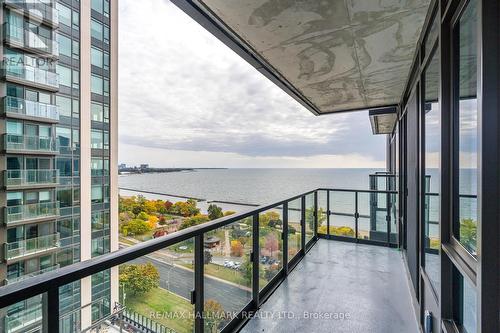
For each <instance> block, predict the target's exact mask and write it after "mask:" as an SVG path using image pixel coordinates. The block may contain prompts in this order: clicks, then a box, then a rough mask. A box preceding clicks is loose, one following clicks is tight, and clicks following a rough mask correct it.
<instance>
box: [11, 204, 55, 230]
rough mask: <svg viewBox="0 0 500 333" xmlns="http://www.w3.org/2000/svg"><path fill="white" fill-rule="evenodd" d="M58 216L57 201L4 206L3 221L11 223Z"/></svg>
mask: <svg viewBox="0 0 500 333" xmlns="http://www.w3.org/2000/svg"><path fill="white" fill-rule="evenodd" d="M57 216H59V201H54V202H40V203H34V204H26V205H19V206H7V207H4V222H5V224H6V225H7V226H8V225H9V224H11V223H17V222H23V221H29V220H35V219H39V218H50V217H57Z"/></svg>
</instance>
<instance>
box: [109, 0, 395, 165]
mask: <svg viewBox="0 0 500 333" xmlns="http://www.w3.org/2000/svg"><path fill="white" fill-rule="evenodd" d="M119 6H120V20H119V22H120V27H119V45H120V49H119V66H120V67H119V70H120V73H119V75H120V76H119V80H120V82H119V84H120V86H119V91H120V93H119V101H120V102H119V110H120V113H119V118H120V120H119V121H120V144H129V145H134V146H140V147H150V148H160V149H165V150H175V151H190V152H213V153H227V154H236V155H238V156H246V157H253V158H255V157H270V158H280V157H293V158H303V157H313V156H315V157H317V158H318V161H319V159H320V158H319V156H327V155H331V156H337V157H336V159H339V158H341V157H340V156H343V155H344V156H345V157H344V158H347V159H349V156H354V155H356V156H366V157H367V158H368V159H370V160H378V161H381V160H383V158H384V150H385V138H384V137H383V136H377V137H375V136H372V135H371V131H370V125H369V119H368V115H367V114H366V112H359V113H351V114H339V115H331V116H322V117H316V116H314V115H312V114H311V113H310V112H309V111H307V110H306V109H304V108H303V107H302V106H301V105H300V104H299V103H297V102H296V101H295V100H293V99H292V98H291V97H290V96H288V95H287V94H285V93H284V92H283V91H282V90H281V89H279V88H278V87H276V86H275V85H274V84H273V83H271V82H270V81H269V80H267V79H266V78H265V77H264V76H262V75H261V74H260V73H259V72H258V71H257V70H255V69H254V68H253V67H252V66H250V65H249V64H248V63H246V62H245V61H244V60H242V59H241V58H240V57H239V56H238V55H236V54H235V53H234V52H233V51H232V50H230V49H229V48H227V47H226V46H225V45H224V44H223V43H221V42H220V41H219V40H217V39H216V38H215V37H214V36H212V35H211V34H210V33H208V32H207V31H206V30H205V29H203V28H202V27H201V26H199V25H198V24H197V23H196V22H194V21H193V20H192V19H191V18H190V17H188V16H187V15H186V14H184V13H183V12H182V11H181V10H179V9H178V8H177V7H176V6H175V5H173V4H172V3H170V2H168V1H166V0H165V1H159V0H151V1H134V0H121V1H120V4H119ZM122 152H123V153H122V154H121V155H120V159H121V160H126V159H128V158H129V157H130V156H128V155H127V154H131V152H129V151H123V150H122ZM250 160H251V159H250ZM165 163H167V164H168V158H167V157H165ZM200 163H201V164H202V165H203V163H202V161H200ZM332 167H333V165H332Z"/></svg>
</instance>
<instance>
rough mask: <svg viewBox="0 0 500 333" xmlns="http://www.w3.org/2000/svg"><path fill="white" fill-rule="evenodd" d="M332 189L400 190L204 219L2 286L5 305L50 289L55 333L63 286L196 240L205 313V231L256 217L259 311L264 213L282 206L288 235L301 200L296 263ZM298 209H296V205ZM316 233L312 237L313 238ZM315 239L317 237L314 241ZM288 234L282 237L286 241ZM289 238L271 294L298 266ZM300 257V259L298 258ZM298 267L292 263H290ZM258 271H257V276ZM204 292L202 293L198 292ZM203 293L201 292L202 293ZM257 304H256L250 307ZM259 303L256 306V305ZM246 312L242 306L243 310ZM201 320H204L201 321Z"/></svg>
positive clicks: (199, 303) (0, 302) (0, 301)
mask: <svg viewBox="0 0 500 333" xmlns="http://www.w3.org/2000/svg"><path fill="white" fill-rule="evenodd" d="M322 190H330V191H332V190H333V191H346V192H356V193H357V192H365V193H387V194H396V193H397V192H395V191H375V190H352V189H351V190H350V189H323V188H321V189H314V190H310V191H306V192H303V193H300V194H297V195H295V196H293V197H288V198H285V199H282V200H278V201H275V202H273V203H270V204H265V205H261V206H259V207H256V208H248V209H246V210H244V211H242V212H240V213H236V214H233V215H229V216H225V217H222V218H219V219H216V220H213V221H210V222H206V223H203V224H201V225H197V226H193V227H190V228H186V229H183V230H179V231H177V232H175V233H172V234H169V235H166V236H162V237H159V238H156V239H151V240H148V241H145V242H142V243H139V244H136V245H133V246H130V247H127V248H123V249H120V250H118V251H115V252H111V253H108V254H104V255H101V256H99V257H96V258H93V259H90V260H86V261H82V262H79V263H75V264H72V265H68V266H66V267H63V268H60V269H58V270H56V271H53V272H48V273H45V274H43V275H40V276H35V277H32V278H29V279H26V280H23V281H21V282H19V283H16V284H12V285H7V286H3V287H0V308H4V307H7V306H9V305H12V304H14V303H16V302H19V301H21V300H24V299H28V298H30V297H33V296H36V295H40V294H44V293H47V303H48V307H49V308H50V313H48V317H47V318H46V320H47V322H48V323H47V327H48V328H49V331H50V332H57V331H58V329H59V326H58V319H59V313H58V308H59V306H58V302H59V299H58V298H59V287H61V286H64V285H66V284H68V283H71V282H75V281H78V280H80V279H83V278H86V277H89V276H91V275H93V274H95V273H99V272H102V271H104V270H107V269H110V268H112V267H116V266H119V265H121V264H124V263H127V262H129V261H131V260H134V259H137V258H140V257H143V256H146V255H149V254H151V253H153V252H155V251H158V250H161V249H164V248H167V247H169V246H172V245H175V244H178V243H180V242H182V241H186V240H188V239H193V240H194V252H193V254H194V280H195V292H196V294H195V295H196V296H194V298H193V304H195V312H196V313H199V312H202V311H203V293H204V292H203V281H204V280H203V279H204V273H203V254H204V249H203V244H204V243H203V241H204V234H205V233H208V232H211V231H214V230H216V229H219V228H222V227H225V226H227V225H229V224H232V223H235V222H238V221H241V220H243V219H245V218H252V219H253V238H254V240H253V245H252V253H253V255H252V258H253V259H252V262H253V267H254V268H253V278H252V279H253V282H252V284H253V285H252V290H253V303H249V305H248V306H250V308H251V309H256V308H257V306H258V305H259V304H260V300H259V293H260V294H262V293H264V291H263V290H261V289H259V285H258V283H259V278H258V269H259V257H258V254H259V242H258V237H259V236H258V235H259V214H260V213H263V212H266V211H268V210H271V209H282V210H283V230H282V231H281V232H282V233H283V235H287V234H288V213H287V211H288V204H289V203H290V202H292V201H294V200H297V199H301V202H302V208H301V212H302V214H301V228H302V236H301V238H302V240H301V244H302V245H301V250H300V255H297V256H296V257H294V258H293V260H292V261H293V262H294V263H295V264H296V263H297V262H298V261H299V260H300V259H301V258H302V257H303V255H304V254H305V252H306V251H307V250H308V249H310V248H311V247H312V245H313V244H314V241H315V240H316V239H317V230H318V223H317V222H318V220H317V218H318V191H322ZM311 195H314V210H315V212H314V214H313V219H314V221H313V223H314V227H313V228H312V231H311V229H309V230H310V233H309V237H308V239H306V233H307V232H306V220H307V219H306V217H305V211H306V198H307V196H309V197H310V196H311ZM292 210H293V208H292ZM311 233H312V236H311ZM311 237H312V239H311ZM286 238H287V237H283V239H286ZM287 243H288V242H287V241H284V243H283V259H282V262H283V267H282V269H281V271H280V272H281V274H279V275H277V276H275V278H273V279H272V280H271V281H269V282H268V284H267V285H266V287H264V289H265V290H266V292H265V293H266V294H267V293H268V291H269V293H270V292H271V290H272V289H273V286H277V285H278V284H279V283H278V282H279V280H280V279H281V278H283V277H284V276H286V274H288V272H289V270H291V269H293V267H294V265H292V264H291V262H289V261H288V245H287ZM295 259H297V260H295ZM291 266H293V267H291ZM256 274H257V275H256ZM196 290H199V291H200V292H197V291H196ZM200 294H201V295H200ZM251 304H253V305H251ZM255 304H256V305H255ZM242 310H243V309H242ZM200 322H201V323H200ZM201 325H203V321H202V320H201V321H200V320H198V321H196V322H195V328H196V330H197V331H202V329H203V327H202V326H201Z"/></svg>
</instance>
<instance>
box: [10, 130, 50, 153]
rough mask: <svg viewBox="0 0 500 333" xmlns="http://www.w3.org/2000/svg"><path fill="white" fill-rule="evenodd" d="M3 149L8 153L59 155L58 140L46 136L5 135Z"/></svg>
mask: <svg viewBox="0 0 500 333" xmlns="http://www.w3.org/2000/svg"><path fill="white" fill-rule="evenodd" d="M3 144H4V146H3V148H4V150H6V151H16V152H39V153H50V154H57V153H58V151H59V150H58V148H59V147H58V145H57V139H56V138H53V137H46V136H28V135H18V134H4V140H3Z"/></svg>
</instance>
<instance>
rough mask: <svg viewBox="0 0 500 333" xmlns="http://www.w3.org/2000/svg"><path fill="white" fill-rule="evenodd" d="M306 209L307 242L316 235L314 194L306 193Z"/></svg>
mask: <svg viewBox="0 0 500 333" xmlns="http://www.w3.org/2000/svg"><path fill="white" fill-rule="evenodd" d="M305 200H306V211H305V224H306V244H307V243H309V241H310V240H311V239H312V238H313V236H314V210H315V207H314V194H308V195H306V198H305Z"/></svg>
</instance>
